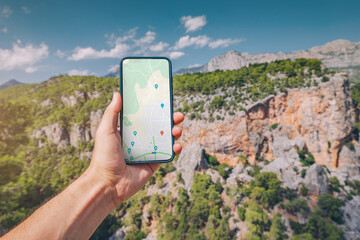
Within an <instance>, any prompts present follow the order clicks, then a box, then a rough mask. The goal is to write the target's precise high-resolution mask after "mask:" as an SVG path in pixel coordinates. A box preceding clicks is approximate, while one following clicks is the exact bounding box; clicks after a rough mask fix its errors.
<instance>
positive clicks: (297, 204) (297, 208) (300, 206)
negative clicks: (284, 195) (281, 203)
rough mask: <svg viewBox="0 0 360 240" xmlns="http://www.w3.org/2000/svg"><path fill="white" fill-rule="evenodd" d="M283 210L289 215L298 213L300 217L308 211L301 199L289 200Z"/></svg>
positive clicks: (303, 200) (306, 205) (305, 202)
mask: <svg viewBox="0 0 360 240" xmlns="http://www.w3.org/2000/svg"><path fill="white" fill-rule="evenodd" d="M285 209H286V211H288V212H289V213H291V214H296V213H297V212H300V213H301V214H302V215H305V214H307V213H308V212H309V211H310V208H309V206H308V204H307V201H306V200H305V199H303V198H296V199H293V200H291V201H290V202H288V203H287V204H286V205H285Z"/></svg>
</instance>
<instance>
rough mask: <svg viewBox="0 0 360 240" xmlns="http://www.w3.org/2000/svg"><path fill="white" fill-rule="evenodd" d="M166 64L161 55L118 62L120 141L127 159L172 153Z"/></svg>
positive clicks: (151, 158) (158, 158) (167, 156)
mask: <svg viewBox="0 0 360 240" xmlns="http://www.w3.org/2000/svg"><path fill="white" fill-rule="evenodd" d="M169 64H170V63H169V61H168V60H167V59H162V58H152V59H150V58H138V59H137V58H129V59H125V60H123V62H122V82H123V83H122V87H123V89H122V92H123V126H122V144H123V152H124V158H125V161H127V162H146V161H164V160H169V159H170V158H171V156H172V133H171V121H172V118H171V109H170V106H171V105H170V104H171V103H170V79H169V78H170V73H169V69H170V68H169Z"/></svg>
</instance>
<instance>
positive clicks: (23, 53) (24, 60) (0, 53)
mask: <svg viewBox="0 0 360 240" xmlns="http://www.w3.org/2000/svg"><path fill="white" fill-rule="evenodd" d="M20 44H21V41H20V40H18V41H17V43H14V44H13V47H12V49H1V48H0V70H5V71H9V70H13V69H23V70H26V69H28V71H31V70H34V69H35V68H32V69H31V68H30V69H29V67H32V65H34V64H35V63H37V62H39V61H41V60H43V59H45V58H47V57H48V55H49V49H48V46H47V45H46V44H45V43H41V44H40V45H39V46H33V45H32V44H28V45H26V46H24V47H21V46H20Z"/></svg>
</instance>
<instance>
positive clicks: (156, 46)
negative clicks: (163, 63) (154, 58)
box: [149, 42, 169, 52]
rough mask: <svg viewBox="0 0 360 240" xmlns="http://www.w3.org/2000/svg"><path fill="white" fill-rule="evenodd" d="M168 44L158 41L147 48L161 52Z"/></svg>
mask: <svg viewBox="0 0 360 240" xmlns="http://www.w3.org/2000/svg"><path fill="white" fill-rule="evenodd" d="M168 46H169V44H168V43H166V42H158V43H157V44H154V45H151V46H150V47H149V49H150V51H153V52H161V51H164V50H165V48H167V47H168Z"/></svg>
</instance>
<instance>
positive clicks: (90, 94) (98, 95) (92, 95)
mask: <svg viewBox="0 0 360 240" xmlns="http://www.w3.org/2000/svg"><path fill="white" fill-rule="evenodd" d="M88 96H89V98H90V99H91V100H92V99H96V98H99V97H100V92H98V91H95V92H91V93H88Z"/></svg>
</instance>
